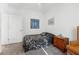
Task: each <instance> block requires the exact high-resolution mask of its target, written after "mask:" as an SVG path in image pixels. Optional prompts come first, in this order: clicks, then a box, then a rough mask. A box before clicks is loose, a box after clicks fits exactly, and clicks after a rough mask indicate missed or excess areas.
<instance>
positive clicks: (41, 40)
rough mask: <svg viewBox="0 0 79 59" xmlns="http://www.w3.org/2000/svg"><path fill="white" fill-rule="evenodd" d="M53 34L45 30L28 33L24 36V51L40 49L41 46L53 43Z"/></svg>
mask: <svg viewBox="0 0 79 59" xmlns="http://www.w3.org/2000/svg"><path fill="white" fill-rule="evenodd" d="M53 36H54V35H53V34H50V33H46V32H43V33H41V34H37V35H26V36H24V38H23V48H24V51H25V52H26V51H29V50H34V49H39V48H41V47H47V46H49V45H50V44H51V42H52V41H51V40H52V39H53Z"/></svg>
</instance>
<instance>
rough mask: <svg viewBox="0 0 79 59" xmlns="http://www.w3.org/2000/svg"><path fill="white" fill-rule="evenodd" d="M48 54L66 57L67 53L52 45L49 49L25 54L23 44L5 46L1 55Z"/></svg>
mask: <svg viewBox="0 0 79 59" xmlns="http://www.w3.org/2000/svg"><path fill="white" fill-rule="evenodd" d="M46 53H47V54H48V55H65V53H63V52H61V51H60V50H59V49H57V48H56V47H54V46H53V45H50V46H48V47H47V48H43V49H42V48H40V49H36V50H31V51H28V52H26V53H25V52H24V50H23V48H22V43H15V44H9V45H4V46H3V50H2V53H1V55H46Z"/></svg>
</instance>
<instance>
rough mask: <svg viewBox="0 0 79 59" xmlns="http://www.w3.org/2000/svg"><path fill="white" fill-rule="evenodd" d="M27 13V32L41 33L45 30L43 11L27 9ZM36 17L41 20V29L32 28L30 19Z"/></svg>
mask: <svg viewBox="0 0 79 59" xmlns="http://www.w3.org/2000/svg"><path fill="white" fill-rule="evenodd" d="M24 15H25V23H24V24H25V32H26V33H25V34H27V35H28V34H40V33H41V32H43V31H45V25H44V18H43V15H42V13H40V12H37V11H33V10H29V11H28V10H27V11H26V13H24ZM31 18H34V19H39V21H40V28H39V29H31V28H30V26H31V24H30V23H31V22H30V19H31Z"/></svg>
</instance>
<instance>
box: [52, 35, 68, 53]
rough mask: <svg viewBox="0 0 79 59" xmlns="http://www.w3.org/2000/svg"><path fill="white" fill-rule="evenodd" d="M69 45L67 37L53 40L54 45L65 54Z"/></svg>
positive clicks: (58, 37) (57, 37)
mask: <svg viewBox="0 0 79 59" xmlns="http://www.w3.org/2000/svg"><path fill="white" fill-rule="evenodd" d="M68 44H69V39H68V38H66V37H60V36H55V37H54V40H53V45H54V46H55V47H57V48H59V49H60V50H61V51H63V52H65V51H66V50H67V49H66V46H67V45H68Z"/></svg>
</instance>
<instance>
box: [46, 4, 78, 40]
mask: <svg viewBox="0 0 79 59" xmlns="http://www.w3.org/2000/svg"><path fill="white" fill-rule="evenodd" d="M51 6H52V5H51ZM50 18H54V20H55V21H54V22H55V24H54V25H47V30H46V31H48V32H51V33H54V34H56V35H59V34H62V35H63V36H67V37H69V39H70V40H76V27H77V26H78V25H79V4H53V7H51V10H50V11H48V13H47V15H46V20H47V22H48V19H50Z"/></svg>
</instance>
